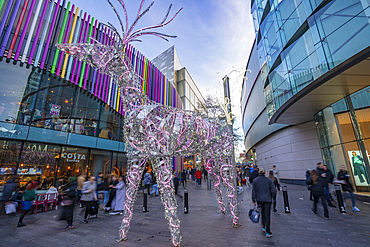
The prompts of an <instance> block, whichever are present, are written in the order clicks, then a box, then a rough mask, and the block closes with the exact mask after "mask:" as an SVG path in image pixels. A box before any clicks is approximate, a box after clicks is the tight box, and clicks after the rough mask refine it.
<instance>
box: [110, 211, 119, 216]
mask: <svg viewBox="0 0 370 247" xmlns="http://www.w3.org/2000/svg"><path fill="white" fill-rule="evenodd" d="M119 213H120V212H119V211H114V212H111V213H109V214H110V215H117V214H119Z"/></svg>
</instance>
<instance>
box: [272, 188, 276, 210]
mask: <svg viewBox="0 0 370 247" xmlns="http://www.w3.org/2000/svg"><path fill="white" fill-rule="evenodd" d="M276 194H277V193H276V191H275V195H274V196H273V197H272V205H273V207H274V210H276Z"/></svg>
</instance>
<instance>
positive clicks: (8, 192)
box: [0, 179, 16, 201]
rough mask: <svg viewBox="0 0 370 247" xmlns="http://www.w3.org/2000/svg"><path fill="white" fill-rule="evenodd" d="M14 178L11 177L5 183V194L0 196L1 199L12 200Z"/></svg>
mask: <svg viewBox="0 0 370 247" xmlns="http://www.w3.org/2000/svg"><path fill="white" fill-rule="evenodd" d="M15 185H16V184H15V181H14V179H9V180H8V182H7V183H6V184H5V185H4V190H3V195H2V196H1V197H0V201H10V200H11V198H12V195H13V191H14V189H15Z"/></svg>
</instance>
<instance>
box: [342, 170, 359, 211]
mask: <svg viewBox="0 0 370 247" xmlns="http://www.w3.org/2000/svg"><path fill="white" fill-rule="evenodd" d="M338 180H339V181H340V182H342V183H341V185H342V190H343V191H347V192H348V193H349V194H350V195H351V201H352V210H353V211H356V212H360V211H361V210H360V209H359V208H358V207H356V199H355V194H353V186H352V184H351V182H350V181H349V174H348V172H347V170H346V167H345V166H341V167H340V170H339V172H338Z"/></svg>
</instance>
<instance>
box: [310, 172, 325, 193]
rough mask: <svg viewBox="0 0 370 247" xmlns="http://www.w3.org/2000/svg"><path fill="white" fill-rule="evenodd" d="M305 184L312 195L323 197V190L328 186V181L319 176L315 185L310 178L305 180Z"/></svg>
mask: <svg viewBox="0 0 370 247" xmlns="http://www.w3.org/2000/svg"><path fill="white" fill-rule="evenodd" d="M306 184H307V185H311V186H310V188H309V190H311V191H312V193H314V194H317V195H324V194H325V190H324V188H325V187H326V186H328V180H327V179H326V178H324V177H322V176H321V175H320V176H319V177H318V179H317V181H316V184H315V183H314V182H313V180H312V177H309V178H308V179H307V181H306Z"/></svg>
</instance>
